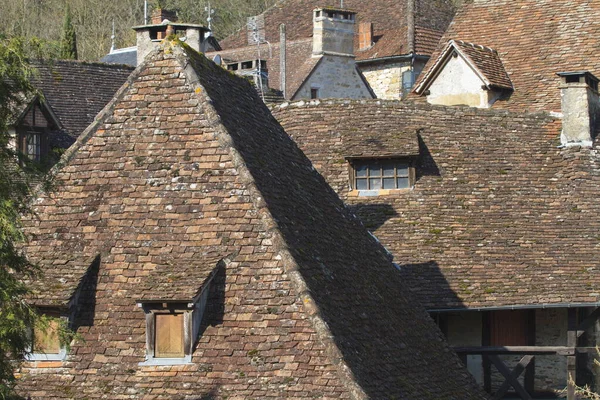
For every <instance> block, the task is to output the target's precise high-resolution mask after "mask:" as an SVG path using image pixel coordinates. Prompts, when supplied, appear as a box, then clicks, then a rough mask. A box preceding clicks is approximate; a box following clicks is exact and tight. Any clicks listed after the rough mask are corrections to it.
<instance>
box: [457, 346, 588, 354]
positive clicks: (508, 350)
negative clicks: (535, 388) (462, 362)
mask: <svg viewBox="0 0 600 400" xmlns="http://www.w3.org/2000/svg"><path fill="white" fill-rule="evenodd" d="M453 350H454V351H455V352H457V353H458V354H530V355H544V354H546V355H548V354H558V355H560V356H572V355H575V354H577V353H593V352H595V351H596V348H595V347H569V346H481V347H476V346H472V347H453Z"/></svg>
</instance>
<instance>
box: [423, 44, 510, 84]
mask: <svg viewBox="0 0 600 400" xmlns="http://www.w3.org/2000/svg"><path fill="white" fill-rule="evenodd" d="M455 51H456V52H458V53H459V54H460V55H461V56H462V57H463V59H464V60H465V61H466V62H467V64H468V65H469V66H470V67H471V68H473V70H474V72H475V73H476V74H477V75H478V76H479V77H480V78H481V80H482V81H483V82H484V83H485V85H486V86H487V87H488V88H499V89H510V90H512V88H513V86H512V82H511V81H510V78H509V77H508V74H507V73H506V71H505V70H504V66H503V65H502V60H500V57H499V56H498V52H497V51H496V50H494V49H491V48H489V47H485V46H480V45H477V44H473V43H467V42H464V41H462V40H450V41H449V42H448V43H447V44H446V47H445V48H444V50H443V51H442V52H441V53H440V55H439V56H438V58H437V60H436V61H435V62H434V63H433V64H432V66H431V68H429V69H428V70H427V72H426V73H425V75H424V76H423V77H422V79H421V80H420V83H419V85H418V86H417V87H415V91H416V92H417V93H422V92H423V91H425V90H427V88H428V87H429V84H431V82H432V80H433V79H435V76H436V75H437V74H438V73H439V71H440V69H441V68H443V67H444V65H445V64H446V62H447V60H448V58H449V57H451V56H452V54H453V53H454V52H455Z"/></svg>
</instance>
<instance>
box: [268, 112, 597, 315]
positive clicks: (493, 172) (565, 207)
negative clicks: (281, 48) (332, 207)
mask: <svg viewBox="0 0 600 400" xmlns="http://www.w3.org/2000/svg"><path fill="white" fill-rule="evenodd" d="M273 112H274V116H275V117H276V118H277V119H278V120H279V121H280V123H281V124H282V126H283V127H284V129H286V131H287V132H288V133H289V134H290V135H291V136H292V137H293V138H294V139H295V141H296V142H297V143H298V145H299V147H300V148H301V149H303V151H304V152H305V153H306V154H307V156H308V157H309V158H310V159H311V160H312V161H313V163H314V165H315V167H316V168H317V169H318V170H319V171H320V172H321V173H322V174H323V175H324V176H325V177H326V179H327V181H328V183H329V184H330V185H331V186H332V187H333V188H334V189H335V190H336V192H338V194H340V196H341V197H342V198H343V199H344V200H345V201H346V203H347V204H348V205H349V206H351V207H352V208H353V210H354V211H355V212H356V214H357V215H358V216H359V217H360V219H361V220H362V221H363V223H364V224H365V226H366V227H367V228H368V229H370V230H371V231H372V232H373V233H374V234H375V235H376V236H377V238H378V239H379V240H380V241H381V242H382V244H383V245H384V246H386V248H387V249H388V250H390V251H391V252H392V254H393V255H394V256H395V262H396V263H398V264H400V265H401V268H402V274H403V276H404V280H405V283H406V284H407V285H408V287H409V288H410V291H411V292H412V293H414V294H415V296H417V298H419V299H420V300H421V302H422V303H423V304H425V305H426V307H427V308H428V309H453V308H479V307H498V306H519V305H533V306H540V305H542V304H565V303H597V302H599V301H600V295H599V293H600V274H599V273H598V265H597V259H598V257H599V256H600V241H598V240H596V239H597V238H598V234H597V232H598V230H599V229H600V223H598V220H597V218H595V217H594V216H595V215H597V213H598V212H600V205H599V204H598V202H597V201H595V199H596V198H597V197H598V196H599V193H597V192H598V190H599V188H600V168H599V165H600V156H599V153H598V150H597V148H596V147H595V148H593V149H585V148H570V149H562V148H559V147H558V146H559V144H560V140H559V136H560V131H561V123H560V120H555V119H553V118H551V117H549V116H548V115H547V114H523V113H512V112H507V111H500V110H477V109H472V108H464V107H434V106H429V105H418V104H411V103H406V102H404V103H403V102H394V101H323V102H318V103H292V104H291V105H287V106H284V105H281V106H278V107H276V108H274V109H273ZM365 120H366V121H365ZM337 121H344V123H345V124H347V125H348V126H352V124H353V123H356V124H368V123H369V122H370V123H371V124H372V125H371V126H370V128H369V129H364V130H357V131H356V132H355V135H357V136H361V135H364V137H369V138H370V137H372V136H373V135H374V134H376V133H377V131H378V130H379V127H378V126H379V125H380V124H382V121H385V124H389V125H394V126H396V129H397V130H398V131H400V132H415V133H417V134H418V136H419V140H420V151H421V156H420V158H419V162H418V165H417V167H416V175H417V181H416V183H415V185H414V188H413V189H411V190H406V191H396V192H391V193H390V194H388V195H380V196H377V197H357V196H356V193H354V192H350V191H349V171H348V165H347V163H345V162H344V148H343V146H342V145H341V139H340V136H339V134H338V133H337V132H336V130H335V128H334V127H335V125H336V123H337ZM367 121H368V122H367Z"/></svg>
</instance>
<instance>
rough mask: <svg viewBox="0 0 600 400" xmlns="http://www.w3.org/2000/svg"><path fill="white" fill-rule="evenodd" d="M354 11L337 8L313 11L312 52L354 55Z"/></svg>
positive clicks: (316, 53) (315, 53) (317, 53)
mask: <svg viewBox="0 0 600 400" xmlns="http://www.w3.org/2000/svg"><path fill="white" fill-rule="evenodd" d="M355 17H356V13H355V12H353V11H348V10H340V9H337V8H317V9H316V10H314V11H313V54H314V55H322V54H338V55H350V56H351V55H354V24H355V19H356V18H355Z"/></svg>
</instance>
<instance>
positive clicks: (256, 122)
mask: <svg viewBox="0 0 600 400" xmlns="http://www.w3.org/2000/svg"><path fill="white" fill-rule="evenodd" d="M166 45H169V44H166ZM63 162H64V163H65V166H64V167H63V168H62V169H60V170H56V181H57V187H58V188H59V189H58V192H56V193H54V194H51V195H43V196H42V197H41V198H40V200H39V201H38V202H36V205H35V209H36V211H37V215H38V216H39V218H38V219H36V220H27V221H24V224H25V225H26V228H25V229H26V231H27V233H31V234H32V235H33V234H34V235H35V236H32V237H31V240H30V241H29V242H28V252H29V253H32V254H44V255H46V256H47V257H46V258H47V259H48V260H51V259H52V258H51V257H50V256H51V254H52V252H53V251H56V249H61V251H63V249H67V250H70V249H83V250H86V251H91V249H99V250H100V251H99V252H100V253H101V254H102V261H101V263H100V265H99V270H98V273H97V281H96V282H95V283H94V284H90V285H88V286H87V287H86V291H85V292H84V293H82V302H81V304H80V306H81V310H82V312H83V314H82V315H83V317H81V316H80V317H78V318H84V317H85V318H84V322H85V323H82V321H80V320H77V321H75V322H76V326H79V333H80V334H81V335H82V336H83V338H84V341H81V342H76V343H74V344H73V346H72V348H71V351H70V353H69V356H68V358H67V360H66V361H64V362H63V363H61V368H43V369H34V370H32V369H29V367H30V366H27V365H26V366H25V369H24V370H23V371H21V372H22V376H23V378H22V379H21V380H20V381H19V388H20V391H21V393H23V394H31V396H32V398H34V399H35V398H44V399H57V398H61V397H65V394H66V396H67V397H74V396H75V395H74V394H75V393H76V394H77V396H78V397H85V396H88V397H99V396H104V397H107V396H108V397H111V398H119V397H127V398H148V397H153V398H157V399H167V398H168V399H171V398H174V397H176V398H184V397H190V398H191V397H197V396H199V395H204V394H210V395H211V396H213V397H215V396H216V397H230V396H232V395H234V396H238V397H247V398H250V397H253V398H262V397H265V396H267V397H268V396H271V397H276V398H295V399H310V398H317V397H318V398H323V399H330V400H333V399H348V398H355V397H364V398H367V397H371V398H390V397H396V398H399V399H416V398H419V399H432V400H433V399H440V398H460V399H483V398H485V395H484V394H483V393H482V391H481V390H480V389H479V388H477V386H476V384H475V381H474V380H473V378H472V377H470V375H469V374H468V373H467V371H466V369H465V368H464V366H463V365H462V364H461V362H460V360H459V359H458V357H457V356H456V355H455V354H454V353H453V352H451V351H450V350H449V348H448V347H447V345H446V344H445V343H444V341H443V339H442V335H441V332H439V330H438V329H437V328H436V327H435V324H434V323H433V321H432V320H431V319H430V318H429V316H428V315H427V313H426V312H425V310H424V309H422V308H421V307H420V306H419V305H418V304H417V303H416V302H415V301H414V299H413V298H411V297H409V296H408V295H407V293H409V292H408V289H407V288H404V283H403V282H402V279H401V276H400V274H399V273H398V270H397V269H396V268H394V266H393V265H392V264H391V262H390V260H389V258H388V255H387V253H386V251H385V250H384V249H383V247H381V245H380V244H378V243H377V242H376V241H375V240H374V239H373V238H372V237H371V236H370V235H369V234H368V233H367V231H366V230H365V229H364V227H363V226H362V225H361V224H360V222H359V221H358V220H357V219H356V217H354V216H353V214H352V213H351V211H350V210H349V209H347V208H346V207H345V206H344V204H343V202H342V201H341V200H340V199H339V198H338V197H337V195H336V194H335V192H334V191H333V190H332V189H331V188H330V187H329V186H328V185H327V184H326V182H325V180H324V179H323V177H322V176H321V175H319V174H318V173H317V172H316V171H315V169H314V168H313V166H312V164H311V163H310V161H309V160H308V159H307V158H306V156H305V155H304V154H303V153H302V152H301V151H300V150H299V148H298V147H297V146H296V144H295V143H293V141H292V140H291V139H290V137H289V136H288V135H287V134H286V132H285V131H284V130H283V129H282V128H281V126H280V125H279V124H278V123H277V121H276V120H275V119H274V118H273V116H272V115H271V114H270V112H269V110H268V109H267V108H266V107H265V106H264V104H262V102H261V101H260V99H259V98H258V95H257V93H256V91H255V90H254V89H253V88H252V86H251V85H250V84H249V83H248V82H247V81H246V80H244V79H242V78H236V77H234V76H233V75H232V74H230V73H228V72H227V71H224V70H223V69H222V68H220V67H218V66H216V65H215V64H214V63H212V62H211V61H209V60H207V59H206V58H204V57H203V56H201V55H199V54H197V53H195V52H194V51H193V50H191V49H189V48H188V47H185V48H184V49H181V48H179V47H178V46H174V47H172V48H171V47H169V48H168V51H158V52H156V53H154V54H152V55H151V56H150V57H149V58H148V59H147V60H146V62H145V63H144V64H142V65H141V66H140V67H139V68H138V69H137V70H136V71H135V72H134V73H133V75H132V76H131V77H130V78H129V79H128V83H127V84H126V85H125V86H124V88H123V89H122V90H121V91H119V93H118V94H117V97H116V99H115V100H114V101H113V102H112V103H110V104H109V105H108V106H107V107H106V108H105V111H104V113H103V114H102V115H101V117H100V120H99V121H98V122H97V123H95V124H94V125H92V126H91V127H90V128H88V130H86V132H85V133H84V134H83V135H81V136H80V138H79V139H78V142H77V143H76V144H75V146H74V147H72V148H71V149H70V150H68V151H67V153H65V156H64V158H63ZM80 252H83V253H85V251H80ZM207 254H214V255H219V256H220V255H223V254H224V255H227V259H228V260H227V261H226V262H225V263H224V265H222V266H220V267H219V268H217V271H216V272H215V277H214V281H213V282H214V284H213V285H211V291H210V293H209V294H208V301H207V308H206V314H205V319H204V320H203V323H202V328H201V332H202V335H201V336H200V338H199V340H198V341H197V343H196V344H195V348H194V353H193V356H192V363H191V364H188V365H175V366H160V367H153V366H140V365H139V363H140V362H142V361H144V359H145V348H146V343H145V324H146V317H145V315H144V311H143V310H142V309H140V308H138V307H137V305H136V299H139V298H140V297H141V296H144V291H145V289H146V287H145V285H146V283H147V282H151V281H152V280H154V279H155V278H158V280H157V281H156V282H157V283H156V285H154V284H152V283H151V284H150V286H151V288H152V290H156V291H157V292H158V293H165V292H166V293H167V294H168V293H171V292H172V290H173V289H174V288H171V287H169V286H168V284H167V283H168V274H165V276H164V277H163V276H160V275H161V273H162V272H163V271H165V270H164V269H163V268H169V269H172V271H173V272H174V271H175V270H176V269H177V271H180V270H179V268H184V269H186V270H187V271H188V272H189V275H187V279H188V280H189V284H188V282H185V284H184V286H183V287H182V288H183V289H184V290H186V291H187V290H188V289H193V288H197V287H201V285H202V284H203V281H202V279H203V277H205V272H206V271H208V270H209V269H210V266H211V265H212V262H213V261H214V260H215V259H212V260H207V259H206V255H207ZM58 257H60V255H57V256H56V258H58ZM203 258H204V260H203ZM204 261H208V263H206V264H204ZM167 265H170V266H168V267H167ZM196 266H201V268H200V269H198V270H196V269H195V267H196ZM204 266H206V268H204ZM178 274H179V272H178ZM196 274H198V275H196ZM178 277H179V275H178ZM165 278H166V279H165ZM196 280H197V281H196ZM177 282H181V280H179V279H177ZM178 284H179V283H177V284H176V285H178ZM242 372H243V373H242ZM259 377H260V379H258V378H259ZM123 379H126V381H127V382H126V384H123ZM148 382H151V385H149V384H148ZM216 382H218V383H216ZM71 394H72V395H71Z"/></svg>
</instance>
